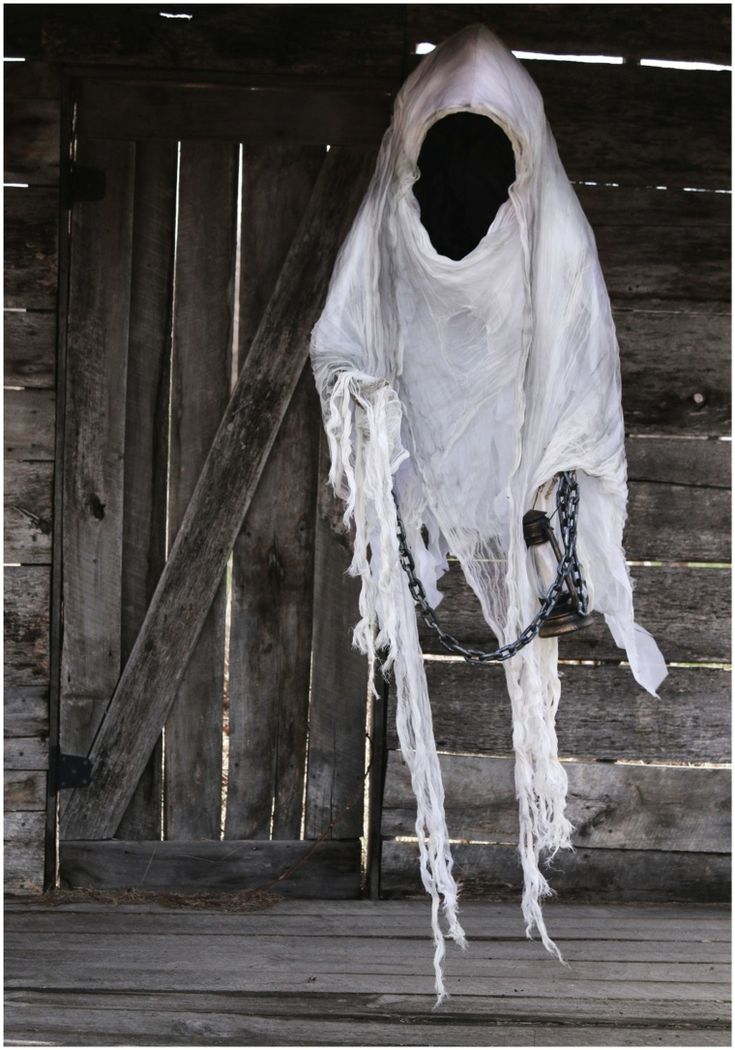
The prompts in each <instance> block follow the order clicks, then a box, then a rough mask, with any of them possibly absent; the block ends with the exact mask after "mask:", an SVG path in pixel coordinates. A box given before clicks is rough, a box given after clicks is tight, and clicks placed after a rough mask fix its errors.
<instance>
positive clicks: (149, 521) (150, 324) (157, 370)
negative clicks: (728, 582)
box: [117, 142, 177, 840]
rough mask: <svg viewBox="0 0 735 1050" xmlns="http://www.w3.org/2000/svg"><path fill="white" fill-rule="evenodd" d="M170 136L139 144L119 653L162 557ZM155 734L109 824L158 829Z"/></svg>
mask: <svg viewBox="0 0 735 1050" xmlns="http://www.w3.org/2000/svg"><path fill="white" fill-rule="evenodd" d="M176 154H177V145H176V143H175V142H145V143H139V144H138V146H137V151H136V158H135V211H134V216H133V266H132V287H131V301H130V342H129V346H128V378H127V397H126V425H125V482H124V501H123V541H122V542H123V575H122V623H121V631H122V636H121V656H122V662H123V664H124V662H125V661H126V660H127V658H128V656H129V654H130V650H131V649H132V647H133V643H134V642H135V639H136V637H137V635H138V630H139V629H140V625H141V624H142V622H143V618H144V616H145V613H146V609H147V608H148V602H149V601H150V599H151V596H152V594H153V591H154V589H155V586H156V583H157V581H158V577H159V575H160V573H161V570H162V569H163V565H164V562H165V560H166V484H167V469H168V462H167V461H168V408H169V383H170V356H171V309H172V295H173V259H174V234H175V229H174V226H175V221H176V164H177V157H176ZM161 757H162V756H161V741H160V740H159V742H158V743H157V745H156V747H155V750H154V751H153V754H152V755H151V758H150V761H149V762H148V765H147V766H146V768H145V770H144V772H143V776H142V777H141V780H140V784H139V785H138V788H137V790H136V792H135V795H134V796H133V798H132V799H131V800H130V804H129V805H128V808H127V811H126V813H125V816H124V817H123V819H122V821H121V823H120V827H119V829H118V831H117V837H118V838H123V839H129V840H131V839H156V838H158V837H159V836H160V832H161Z"/></svg>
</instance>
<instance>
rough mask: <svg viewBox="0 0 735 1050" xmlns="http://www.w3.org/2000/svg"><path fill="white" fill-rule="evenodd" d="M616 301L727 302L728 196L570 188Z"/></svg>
mask: <svg viewBox="0 0 735 1050" xmlns="http://www.w3.org/2000/svg"><path fill="white" fill-rule="evenodd" d="M575 190H576V192H577V195H578V197H579V198H580V201H581V203H582V206H583V208H584V210H585V212H586V214H587V218H588V219H589V221H590V223H591V225H592V228H593V230H594V232H595V239H596V241H597V246H598V250H599V253H600V262H601V264H602V270H603V273H604V275H605V281H606V283H607V287H608V291H609V292H610V295H611V296H612V298H613V299H614V301H615V302H616V303H617V304H619V305H632V303H634V302H636V301H638V302H639V303H640V304H641V305H642V306H650V300H652V299H653V300H655V301H656V303H657V304H658V305H659V306H660V305H663V303H664V301H666V300H681V299H690V300H691V301H693V302H698V303H699V302H712V301H714V302H722V303H723V304H724V307H725V311H726V310H727V309H728V304H729V288H730V274H729V271H728V270H727V267H725V266H723V259H724V258H726V257H727V247H726V244H727V237H728V211H729V206H728V200H729V197H728V195H727V194H719V193H691V192H686V191H684V190H681V189H669V190H655V189H635V188H631V187H628V186H625V187H620V188H616V187H609V186H597V187H588V186H583V185H577V186H575Z"/></svg>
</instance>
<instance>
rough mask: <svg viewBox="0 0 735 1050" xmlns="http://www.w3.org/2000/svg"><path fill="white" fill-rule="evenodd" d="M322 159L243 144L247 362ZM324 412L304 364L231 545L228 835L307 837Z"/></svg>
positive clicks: (316, 151) (242, 318) (243, 353)
mask: <svg viewBox="0 0 735 1050" xmlns="http://www.w3.org/2000/svg"><path fill="white" fill-rule="evenodd" d="M323 159H324V149H323V148H320V147H317V148H301V149H299V148H298V147H296V148H294V147H290V146H286V147H284V146H277V147H265V148H262V149H257V148H255V147H250V146H247V147H245V150H244V158H243V186H242V233H241V246H240V257H241V260H242V276H241V288H240V312H239V322H240V323H239V344H240V354H239V361H240V364H242V363H243V362H244V361H245V360H246V359H247V353H248V351H249V349H250V346H251V344H252V341H253V338H254V336H255V333H256V332H257V328H258V324H259V323H260V319H261V317H262V314H263V311H264V310H265V308H266V306H267V305H268V300H269V299H270V296H271V294H272V292H273V289H274V287H275V284H276V281H277V280H278V275H279V273H280V270H281V266H282V265H283V260H284V259H285V257H286V255H287V253H288V249H289V247H290V246H291V242H292V240H293V237H294V235H295V233H296V231H297V229H298V226H299V222H300V221H301V218H302V216H303V214H304V211H305V209H306V207H307V205H308V203H309V197H310V196H311V192H312V189H313V186H314V183H315V181H316V178H317V176H318V174H319V169H320V167H321V163H322V160H323ZM320 421H321V417H320V409H319V403H318V399H317V396H316V392H315V390H314V382H313V378H312V375H311V372H310V370H309V369H308V366H307V369H306V370H305V372H304V374H303V376H302V377H301V380H300V382H299V385H298V386H297V388H296V391H295V393H294V396H293V398H292V400H291V404H290V405H289V408H288V411H287V412H286V416H285V419H284V421H283V424H282V426H281V430H280V433H279V435H278V438H277V439H276V442H275V445H274V446H273V450H272V451H271V454H270V457H269V459H268V462H267V463H266V465H265V469H264V471H263V476H262V477H261V479H260V482H259V483H258V488H257V490H256V492H255V496H254V498H253V502H252V504H251V506H250V510H249V511H248V514H247V517H246V519H245V523H244V525H243V528H242V530H241V532H240V535H239V536H238V538H237V540H236V542H235V547H234V551H233V561H232V611H231V628H230V671H229V741H230V751H229V774H228V794H227V819H226V823H225V836H226V837H227V838H228V839H229V838H234V839H252V838H265V839H267V838H271V837H272V838H275V839H291V838H292V839H298V838H300V837H301V819H302V796H303V789H304V766H305V762H306V749H307V718H308V710H309V674H310V668H311V633H312V601H313V580H314V510H315V501H316V468H317V456H318V450H319V429H320Z"/></svg>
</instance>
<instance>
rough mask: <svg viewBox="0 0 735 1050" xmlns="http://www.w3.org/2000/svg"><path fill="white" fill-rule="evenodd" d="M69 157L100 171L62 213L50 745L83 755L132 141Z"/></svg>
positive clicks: (115, 555) (115, 438)
mask: <svg viewBox="0 0 735 1050" xmlns="http://www.w3.org/2000/svg"><path fill="white" fill-rule="evenodd" d="M77 159H78V162H79V164H81V165H84V166H89V167H95V168H101V169H103V170H104V172H105V175H106V191H105V196H104V199H103V200H101V201H93V202H85V203H78V204H75V205H74V208H73V211H72V225H71V261H70V274H69V310H68V328H67V364H66V377H67V378H66V419H65V438H64V480H63V500H64V529H63V544H62V550H63V580H62V595H63V608H64V628H63V631H64V633H63V642H62V652H61V689H60V744H61V747H62V749H63V750H64V751H67V752H71V753H72V754H86V753H87V751H88V750H89V748H90V746H91V744H92V740H93V738H94V735H95V732H96V729H97V726H98V724H99V722H100V720H101V718H102V716H103V714H104V711H105V709H106V707H107V704H108V702H109V699H110V697H111V695H112V692H113V690H114V688H115V684H116V682H117V679H118V677H119V674H120V581H121V562H122V519H123V512H122V504H123V455H124V450H125V380H126V364H127V349H128V318H129V313H130V275H131V250H132V216H133V193H134V173H135V147H134V145H133V144H132V143H126V142H89V141H88V142H85V141H80V142H79V145H78V154H77Z"/></svg>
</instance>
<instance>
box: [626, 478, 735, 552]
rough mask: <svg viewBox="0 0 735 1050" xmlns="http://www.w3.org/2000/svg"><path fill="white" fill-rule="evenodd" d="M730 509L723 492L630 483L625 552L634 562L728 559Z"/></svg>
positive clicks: (727, 498) (687, 486)
mask: <svg viewBox="0 0 735 1050" xmlns="http://www.w3.org/2000/svg"><path fill="white" fill-rule="evenodd" d="M730 510H731V508H730V499H729V493H728V492H727V491H726V490H725V489H716V488H699V487H698V486H689V485H686V484H684V485H677V484H676V483H674V484H673V485H672V486H671V487H669V486H665V485H663V484H661V483H660V482H659V483H656V484H653V485H652V484H651V483H650V482H646V481H640V482H633V481H632V482H631V484H630V497H629V501H628V515H629V522H630V524H629V526H628V529H627V531H626V534H625V537H624V543H625V545H626V553H627V554H628V557H629V558H631V559H634V560H636V561H664V560H671V561H713V562H721V561H729V558H730V544H729V533H730V527H729V522H730ZM687 520H688V522H689V531H688V532H687V531H686V529H685V528H684V527H683V526H684V523H685V522H686V521H687Z"/></svg>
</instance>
